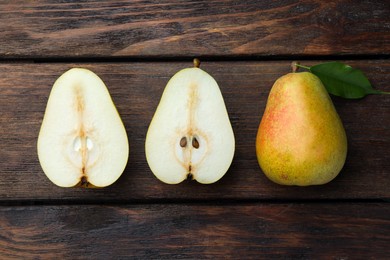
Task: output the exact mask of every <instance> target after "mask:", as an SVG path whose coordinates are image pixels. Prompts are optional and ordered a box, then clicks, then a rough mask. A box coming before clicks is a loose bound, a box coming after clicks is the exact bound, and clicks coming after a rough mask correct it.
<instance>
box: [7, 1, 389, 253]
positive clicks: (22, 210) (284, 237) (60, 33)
mask: <svg viewBox="0 0 390 260" xmlns="http://www.w3.org/2000/svg"><path fill="white" fill-rule="evenodd" d="M389 28H390V5H389V2H388V1H379V0H378V1H377V0H372V1H344V0H338V1H330V2H328V1H320V0H310V1H287V0H286V1H284V0H283V1H271V0H267V1H252V0H251V1H249V0H248V1H246V0H244V1H223V0H219V1H218V0H217V1H184V0H182V1H143V0H140V1H100V2H92V1H91V2H89V1H85V2H84V1H82V2H81V1H80V2H76V1H75V2H74V3H72V2H69V3H68V2H67V1H58V2H57V3H56V2H55V1H48V0H37V1H0V203H1V207H0V258H1V259H7V258H21V259H40V258H49V259H53V258H58V259H62V258H66V259H77V258H90V259H109V258H113V259H118V258H119V259H123V258H141V259H150V258H167V259H172V258H195V259H197V258H218V259H220V258H233V259H247V258H255V259H269V258H272V257H276V258H288V259H289V258H303V259H318V258H323V259H360V258H361V259H367V258H372V259H386V258H387V259H388V258H389V255H390V207H389V199H390V153H389V147H390V97H389V96H384V95H383V96H378V95H376V96H368V97H366V98H364V99H361V100H344V99H341V98H336V97H332V99H333V101H334V104H335V106H336V109H337V111H338V113H339V114H340V117H341V118H342V121H343V123H344V126H345V129H346V132H347V136H348V145H349V146H348V147H349V151H348V157H347V161H346V164H345V167H344V169H343V170H342V172H341V173H340V175H339V176H338V177H337V178H336V179H335V180H334V181H332V182H331V183H329V184H326V185H323V186H311V187H285V186H280V185H277V184H274V183H272V182H270V181H269V180H268V179H267V178H266V177H265V176H264V175H263V173H262V172H261V170H260V168H259V166H258V164H257V160H256V154H255V137H256V133H257V127H258V124H259V122H260V119H261V116H262V113H263V111H264V107H265V104H266V100H267V95H268V93H269V90H270V88H271V86H272V84H273V82H274V81H275V80H276V79H277V78H278V77H280V76H282V75H283V74H286V73H288V72H290V70H291V69H290V63H291V61H293V60H299V61H301V64H304V65H308V66H310V65H314V64H317V63H319V62H323V61H327V60H338V61H341V62H344V63H347V64H350V65H352V66H353V67H356V68H359V69H361V70H363V71H364V73H365V74H366V75H367V77H368V78H369V79H370V81H371V82H372V84H373V86H374V87H375V88H377V89H380V90H383V91H390V85H389V81H390V76H389V75H390V62H389V57H390V56H389V54H390V29H389ZM194 57H198V58H200V59H201V60H202V65H201V66H202V68H203V69H204V70H206V71H207V72H209V73H210V74H211V75H212V76H213V77H214V78H215V79H216V80H217V82H218V83H219V85H220V88H221V91H222V93H223V95H224V98H225V102H226V105H227V109H228V112H229V115H230V119H231V122H232V126H233V129H234V132H235V135H236V152H235V157H234V160H233V163H232V165H231V168H230V170H229V171H228V172H227V174H226V175H225V176H224V177H223V178H222V179H221V180H220V181H218V182H217V183H215V184H212V185H201V184H198V183H196V182H189V181H188V182H184V183H182V184H179V185H166V184H163V183H162V182H160V181H158V180H157V179H156V178H155V177H154V176H153V174H152V173H151V171H150V170H149V167H148V165H147V163H146V159H145V154H144V142H145V135H146V131H147V128H148V125H149V123H150V121H151V118H152V116H153V113H154V111H155V109H156V107H157V104H158V102H159V99H160V97H161V94H162V91H163V89H164V87H165V85H166V83H167V81H168V79H169V78H170V77H171V76H172V75H174V74H175V73H176V72H177V71H178V70H180V69H182V68H185V67H190V66H192V58H194ZM71 67H84V68H88V69H91V70H93V71H94V72H96V73H97V74H98V75H99V76H100V77H101V78H102V79H103V81H104V82H105V83H106V85H107V86H108V88H109V90H110V93H111V95H112V98H113V100H114V102H115V104H116V106H117V108H118V111H119V113H120V115H121V117H122V120H123V121H124V124H125V126H126V130H127V134H128V137H129V142H130V157H129V162H128V165H127V167H126V169H125V172H124V173H123V175H122V176H121V178H120V179H119V180H118V181H117V182H116V183H115V184H113V185H112V186H110V187H107V188H103V189H77V188H71V189H64V188H59V187H57V186H55V185H54V184H52V183H51V182H50V181H49V180H48V179H47V178H46V176H45V175H44V173H43V171H42V170H41V167H40V164H39V161H38V158H37V152H36V141H37V136H38V132H39V128H40V125H41V122H42V118H43V114H44V110H45V107H46V102H47V99H48V95H49V93H50V90H51V87H52V85H53V83H54V81H55V79H56V78H57V77H59V75H61V74H62V73H63V72H64V71H66V70H68V69H69V68H71Z"/></svg>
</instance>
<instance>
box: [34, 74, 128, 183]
mask: <svg viewBox="0 0 390 260" xmlns="http://www.w3.org/2000/svg"><path fill="white" fill-rule="evenodd" d="M128 155H129V144H128V140H127V134H126V130H125V128H124V126H123V123H122V120H121V118H120V116H119V114H118V112H117V110H116V107H115V105H114V103H113V101H112V99H111V96H110V94H109V92H108V90H107V88H106V86H105V84H104V83H103V81H102V80H101V79H100V78H99V77H98V76H97V75H96V74H95V73H93V72H92V71H90V70H87V69H81V68H73V69H71V70H69V71H67V72H65V73H64V74H63V75H62V76H60V77H59V78H58V79H57V81H56V82H55V83H54V86H53V88H52V90H51V93H50V96H49V100H48V102H47V107H46V111H45V115H44V118H43V121H42V126H41V130H40V132H39V137H38V157H39V161H40V164H41V166H42V169H43V171H44V172H45V174H46V176H47V177H48V178H49V179H50V180H51V181H52V182H53V183H55V184H56V185H58V186H61V187H73V186H82V187H105V186H108V185H110V184H112V183H114V182H115V181H116V180H117V179H118V178H119V177H120V175H121V174H122V172H123V170H124V168H125V166H126V164H127V160H128Z"/></svg>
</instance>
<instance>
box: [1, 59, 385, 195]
mask: <svg viewBox="0 0 390 260" xmlns="http://www.w3.org/2000/svg"><path fill="white" fill-rule="evenodd" d="M345 62H346V63H349V64H351V65H352V66H354V67H356V68H360V69H362V70H363V71H364V72H365V73H366V75H367V76H368V78H369V79H370V80H371V82H372V84H373V86H374V87H375V88H377V89H381V90H383V91H390V88H389V87H390V86H389V85H388V82H389V75H390V63H389V61H387V60H377V61H367V60H364V61H345ZM316 63H317V62H316V61H305V62H304V64H306V65H313V64H316ZM289 64H290V62H287V61H285V62H284V61H280V62H235V63H234V64H232V63H230V62H207V61H204V62H203V63H202V65H201V66H202V68H203V69H204V70H206V71H208V72H209V73H210V74H211V75H213V76H214V77H215V79H216V80H217V82H218V83H219V85H220V87H221V90H222V93H223V95H224V98H225V102H226V105H227V109H228V112H229V115H230V119H231V122H232V126H233V130H234V132H235V136H236V153H235V157H234V160H233V163H232V165H231V168H230V170H229V171H228V172H227V174H226V175H225V176H224V177H223V178H222V179H221V180H220V181H218V182H217V183H215V184H212V185H201V184H198V183H196V182H184V183H182V184H179V185H173V186H172V185H166V184H163V183H161V182H160V181H158V180H157V179H156V178H155V177H154V175H153V174H152V173H151V171H150V170H149V167H148V165H147V162H146V159H145V154H144V141H145V135H146V131H147V128H148V125H149V123H150V121H151V119H152V116H153V114H154V111H155V109H156V107H157V104H158V102H159V99H160V97H161V94H162V92H163V89H164V87H165V85H166V83H167V82H168V80H169V78H170V77H171V76H172V75H174V74H175V73H176V72H177V71H178V70H180V69H182V68H185V67H188V66H191V62H190V61H189V62H188V63H184V62H170V63H165V62H154V63H153V62H152V63H149V62H146V63H142V62H141V63H94V64H89V63H88V64H87V63H78V64H67V63H49V64H18V63H5V64H0V133H1V135H0V158H1V160H0V200H1V201H3V202H7V201H8V202H10V201H18V200H32V201H40V200H61V201H67V200H68V201H73V200H76V201H91V202H92V201H95V202H99V201H116V202H118V201H122V202H126V201H133V200H142V201H144V200H157V199H158V200H168V199H178V200H181V199H184V200H187V199H188V200H189V199H194V200H197V199H198V200H207V199H211V200H223V199H265V200H268V199H355V198H357V199H388V198H390V191H389V186H390V179H389V176H388V174H389V172H390V153H389V146H390V121H389V120H390V117H389V113H390V99H389V97H388V96H368V97H366V98H364V99H362V100H359V101H348V100H342V99H340V98H333V100H334V103H335V106H336V108H337V110H338V112H339V114H340V116H341V118H342V121H343V123H344V126H345V128H346V132H347V136H348V145H349V151H348V157H347V162H346V165H345V167H344V169H343V170H342V172H341V173H340V175H339V176H338V177H337V178H336V179H335V180H334V181H332V182H331V183H329V184H327V185H323V186H315V187H306V188H299V187H284V186H279V185H277V184H274V183H272V182H270V181H269V180H268V179H267V178H266V177H265V176H264V175H263V174H262V172H261V170H260V168H259V166H258V164H257V160H256V155H255V137H256V133H257V128H258V124H259V122H260V119H261V115H262V113H263V110H264V107H265V104H266V99H267V95H268V92H269V90H270V88H271V86H272V84H273V82H274V81H275V80H276V79H277V78H278V77H280V76H281V75H283V74H285V73H287V72H289V70H290V67H289ZM71 67H85V68H89V69H91V70H93V71H94V72H96V73H97V74H98V75H99V76H100V77H101V78H102V79H103V81H104V82H105V83H106V85H107V86H108V88H109V90H110V92H111V95H112V98H113V100H114V102H115V104H116V106H117V108H118V110H119V113H120V115H121V116H122V120H123V121H124V124H125V127H126V130H127V134H128V137H129V142H130V157H129V162H128V165H127V167H126V169H125V172H124V173H123V175H122V176H121V178H120V179H119V180H118V181H117V182H116V183H115V184H113V185H112V186H110V187H107V188H104V189H97V190H85V189H77V188H76V189H63V188H59V187H57V186H55V185H54V184H52V183H51V182H50V181H49V180H48V179H47V178H46V176H45V175H44V173H43V172H42V170H41V167H40V165H39V162H38V158H37V153H36V140H37V136H38V132H39V128H40V124H41V122H42V118H43V114H44V111H45V106H46V102H47V98H48V95H49V93H50V89H51V87H52V85H53V83H54V81H55V80H56V78H57V77H58V76H59V75H60V74H62V73H63V72H64V71H66V70H67V69H69V68H71Z"/></svg>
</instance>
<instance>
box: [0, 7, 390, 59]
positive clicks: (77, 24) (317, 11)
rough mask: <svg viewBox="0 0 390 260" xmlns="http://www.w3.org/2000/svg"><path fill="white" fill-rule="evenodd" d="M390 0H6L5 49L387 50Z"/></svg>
mask: <svg viewBox="0 0 390 260" xmlns="http://www.w3.org/2000/svg"><path fill="white" fill-rule="evenodd" d="M389 26H390V8H389V3H388V1H379V0H376V1H375V0H372V1H350V0H349V1H348V0H338V1H322V0H305V1H295V0H283V1H272V0H267V1H252V0H245V1H239V2H237V1H234V0H233V1H220V0H216V1H185V0H182V1H103V2H102V1H95V2H92V1H85V2H84V1H83V2H74V3H69V2H60V1H57V2H56V1H54V2H53V1H47V0H40V1H1V2H0V57H2V58H14V57H19V58H37V57H69V56H71V57H96V56H100V57H118V56H119V57H129V56H130V57H167V56H171V57H178V56H187V57H188V56H190V57H192V56H218V55H225V56H226V55H228V56H242V55H244V56H254V55H267V56H274V55H282V56H289V55H335V54H349V55H356V54H360V55H366V54H387V55H388V54H389V53H390V34H389Z"/></svg>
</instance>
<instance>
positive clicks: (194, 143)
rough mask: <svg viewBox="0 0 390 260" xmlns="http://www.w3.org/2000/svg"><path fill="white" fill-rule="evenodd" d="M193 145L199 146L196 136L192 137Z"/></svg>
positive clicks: (196, 147)
mask: <svg viewBox="0 0 390 260" xmlns="http://www.w3.org/2000/svg"><path fill="white" fill-rule="evenodd" d="M192 147H194V148H195V149H198V148H199V142H198V140H197V139H196V137H194V138H192Z"/></svg>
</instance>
